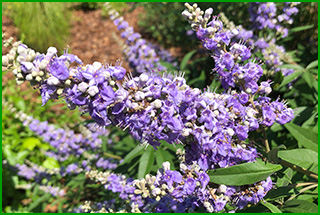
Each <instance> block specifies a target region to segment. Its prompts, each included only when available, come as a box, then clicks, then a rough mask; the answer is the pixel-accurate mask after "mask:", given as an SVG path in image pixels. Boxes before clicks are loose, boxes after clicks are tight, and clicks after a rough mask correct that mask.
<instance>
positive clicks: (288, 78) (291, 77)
mask: <svg viewBox="0 0 320 215" xmlns="http://www.w3.org/2000/svg"><path fill="white" fill-rule="evenodd" d="M302 73H303V71H297V72H294V73H292V74H291V75H288V76H286V77H284V78H283V81H282V82H281V84H280V85H279V86H278V87H279V88H280V87H283V86H285V85H287V84H289V83H290V82H292V81H293V80H294V79H296V78H297V77H298V76H299V75H301V74H302Z"/></svg>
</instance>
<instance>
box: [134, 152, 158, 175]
mask: <svg viewBox="0 0 320 215" xmlns="http://www.w3.org/2000/svg"><path fill="white" fill-rule="evenodd" d="M153 153H154V149H153V147H151V146H149V147H148V148H147V150H146V151H144V153H143V154H142V156H141V158H140V162H139V170H138V178H143V177H144V176H145V175H146V174H147V173H150V170H151V168H152V165H153V163H154V160H153Z"/></svg>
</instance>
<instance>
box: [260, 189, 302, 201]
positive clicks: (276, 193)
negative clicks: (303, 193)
mask: <svg viewBox="0 0 320 215" xmlns="http://www.w3.org/2000/svg"><path fill="white" fill-rule="evenodd" d="M296 193H298V191H294V188H293V187H290V186H284V187H278V188H275V189H271V190H270V191H269V192H268V193H267V195H266V196H265V197H263V198H264V199H265V200H268V201H270V200H275V199H279V198H283V197H288V196H291V195H294V194H296Z"/></svg>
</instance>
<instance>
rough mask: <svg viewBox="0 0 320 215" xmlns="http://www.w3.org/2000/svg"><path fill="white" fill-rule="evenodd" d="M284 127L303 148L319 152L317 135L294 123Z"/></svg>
mask: <svg viewBox="0 0 320 215" xmlns="http://www.w3.org/2000/svg"><path fill="white" fill-rule="evenodd" d="M284 127H286V129H288V130H289V132H290V133H291V134H292V135H293V136H294V138H295V139H296V140H297V141H298V142H299V143H300V144H301V145H302V146H304V147H305V148H307V149H311V150H312V151H315V152H318V135H317V134H316V133H313V132H312V131H310V130H309V129H306V128H302V127H300V126H298V125H295V124H293V123H288V124H285V125H284Z"/></svg>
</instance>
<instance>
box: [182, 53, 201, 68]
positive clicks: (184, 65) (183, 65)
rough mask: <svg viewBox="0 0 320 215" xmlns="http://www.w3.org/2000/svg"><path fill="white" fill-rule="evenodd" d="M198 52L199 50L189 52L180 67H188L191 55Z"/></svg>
mask: <svg viewBox="0 0 320 215" xmlns="http://www.w3.org/2000/svg"><path fill="white" fill-rule="evenodd" d="M196 52H197V50H192V51H190V52H188V53H187V54H186V55H185V56H184V57H183V58H182V60H181V64H180V69H181V70H184V69H186V66H187V63H188V61H189V60H190V59H191V57H192V56H193V55H194V54H195V53H196Z"/></svg>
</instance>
